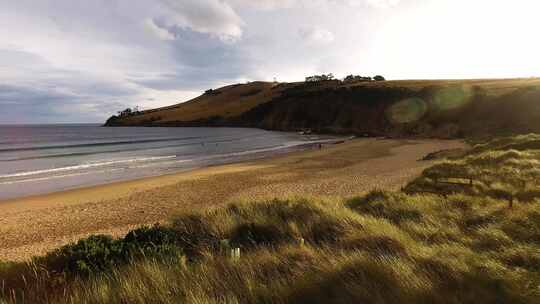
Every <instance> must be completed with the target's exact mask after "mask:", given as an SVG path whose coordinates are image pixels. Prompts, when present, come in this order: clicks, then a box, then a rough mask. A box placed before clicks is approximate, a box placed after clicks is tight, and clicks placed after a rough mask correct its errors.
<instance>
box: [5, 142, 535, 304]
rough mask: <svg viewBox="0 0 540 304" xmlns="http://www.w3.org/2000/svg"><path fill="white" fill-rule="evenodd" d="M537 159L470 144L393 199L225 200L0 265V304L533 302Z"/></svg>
mask: <svg viewBox="0 0 540 304" xmlns="http://www.w3.org/2000/svg"><path fill="white" fill-rule="evenodd" d="M516 140H518V141H520V140H522V138H517V139H516ZM521 143H523V142H521ZM491 144H493V143H491ZM510 144H512V142H510ZM493 145H495V144H493ZM537 161H539V158H538V154H537V151H535V150H531V149H524V150H519V151H518V150H504V149H502V150H499V149H498V148H487V149H486V148H482V149H480V148H476V149H475V150H473V152H471V153H470V154H469V155H468V156H466V157H464V158H463V159H460V160H454V161H445V162H443V163H441V164H438V165H435V166H434V167H432V168H430V169H427V170H426V171H425V172H424V174H423V175H422V176H421V177H419V178H418V179H417V180H415V181H413V182H412V183H411V184H410V185H408V186H407V187H406V188H405V190H406V191H405V192H387V191H373V192H371V193H369V194H367V195H365V196H362V197H358V198H354V199H350V200H346V201H330V200H321V201H316V200H304V199H290V200H269V201H261V202H252V203H242V204H232V205H229V206H228V207H226V208H219V209H210V210H202V211H193V212H188V213H184V214H180V215H178V216H176V217H175V218H174V219H173V221H172V222H171V223H170V225H168V226H166V227H163V226H156V227H150V228H142V229H139V230H137V231H134V232H132V233H130V234H129V235H128V236H126V237H125V238H123V239H119V240H111V239H108V238H106V237H94V238H90V239H85V240H81V241H80V242H79V243H78V244H72V245H69V246H66V247H64V248H61V249H59V250H57V251H55V252H53V253H51V254H49V255H48V256H46V257H41V258H36V259H35V260H34V261H33V262H31V263H26V264H0V282H2V283H1V284H0V299H3V300H0V303H2V301H4V302H6V303H16V302H20V303H23V302H26V303H456V304H457V303H540V200H539V197H540V196H537V195H536V193H537V192H540V190H539V187H538V179H536V178H535V177H536V175H535V174H536V172H535V171H534V169H533V168H534V165H535V164H536V162H537ZM463 170H465V172H464V171H463ZM504 172H514V173H513V174H509V173H506V174H503V173H504ZM435 177H439V178H440V180H439V181H438V182H437V183H436V182H435V181H434V178H435ZM469 177H470V178H472V179H473V183H472V185H470V184H469V181H468V180H467V178H469ZM447 179H450V181H448V180H447ZM454 179H455V180H454ZM439 182H442V183H440V184H439ZM446 182H449V183H446ZM441 185H442V186H441ZM437 187H439V188H437ZM498 187H499V188H501V189H506V190H505V191H507V192H511V193H512V200H513V201H514V202H515V203H514V204H513V206H512V208H509V204H508V202H509V197H506V196H504V195H503V196H501V195H495V194H494V191H495V190H496V189H499V188H498ZM233 248H240V256H239V257H238V256H237V255H232V254H231V251H232V249H233Z"/></svg>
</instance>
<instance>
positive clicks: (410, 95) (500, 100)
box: [106, 78, 540, 137]
mask: <svg viewBox="0 0 540 304" xmlns="http://www.w3.org/2000/svg"><path fill="white" fill-rule="evenodd" d="M106 125H108V126H141V125H143V126H240V127H258V128H264V129H272V130H283V131H296V130H301V129H312V130H314V131H317V132H326V133H353V134H367V135H389V136H424V137H428V136H434V137H466V136H482V135H488V134H490V135H492V134H505V133H508V134H509V133H528V132H540V79H538V78H529V79H500V80H400V81H380V82H340V81H323V82H318V83H304V82H297V83H270V82H253V83H248V84H237V85H231V86H226V87H223V88H220V89H216V90H211V91H207V92H206V93H205V94H203V95H201V96H199V97H197V98H195V99H193V100H190V101H188V102H185V103H180V104H176V105H173V106H169V107H164V108H159V109H154V110H148V111H143V112H140V113H138V114H134V115H129V116H125V117H112V118H111V119H109V120H108V121H107V123H106Z"/></svg>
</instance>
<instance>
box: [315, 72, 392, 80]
mask: <svg viewBox="0 0 540 304" xmlns="http://www.w3.org/2000/svg"><path fill="white" fill-rule="evenodd" d="M329 80H338V79H336V78H335V77H334V74H332V73H329V74H322V75H313V76H308V77H306V82H321V81H329ZM385 80H386V79H385V78H384V77H383V76H381V75H377V76H374V77H369V76H367V77H366V76H360V75H352V74H351V75H349V76H347V77H345V78H344V79H343V82H361V81H385Z"/></svg>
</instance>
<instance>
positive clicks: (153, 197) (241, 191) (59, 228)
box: [0, 138, 466, 261]
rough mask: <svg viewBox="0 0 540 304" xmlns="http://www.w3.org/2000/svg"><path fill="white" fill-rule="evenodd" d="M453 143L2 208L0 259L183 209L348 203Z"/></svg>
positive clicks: (297, 161)
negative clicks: (278, 201) (289, 201)
mask: <svg viewBox="0 0 540 304" xmlns="http://www.w3.org/2000/svg"><path fill="white" fill-rule="evenodd" d="M463 147H466V144H464V143H463V142H461V141H458V140H398V139H384V140H381V139H374V138H369V139H355V140H351V141H347V142H344V143H341V144H333V145H330V144H329V145H327V146H325V147H323V148H322V149H319V147H318V146H316V147H314V148H312V149H307V150H302V151H293V152H289V153H286V154H278V155H272V156H270V157H266V158H262V159H256V160H247V161H241V162H237V163H232V164H226V165H216V166H209V167H204V168H198V169H194V170H188V171H183V172H179V173H173V174H167V175H162V176H157V177H146V178H142V179H136V180H130V181H122V182H114V183H109V184H104V185H98V186H91V187H86V188H79V189H73V190H67V191H62V192H55V193H50V194H44V195H37V196H30V197H25V198H17V199H10V200H3V201H0V214H2V216H1V217H0V260H2V261H21V260H28V259H29V258H31V257H32V256H35V255H42V254H45V253H46V252H49V251H50V250H52V249H54V248H57V247H59V246H62V245H64V244H67V243H69V242H73V241H76V240H77V239H79V238H82V237H86V236H88V235H91V234H109V235H112V236H121V235H123V234H125V233H126V232H127V231H129V230H130V229H133V228H135V227H138V226H141V225H151V224H153V223H156V222H161V223H163V222H166V221H168V220H169V219H170V217H171V216H173V215H174V214H175V213H178V212H182V210H190V209H194V208H196V209H204V208H209V207H216V206H223V205H225V204H228V203H231V202H234V201H252V200H263V199H272V198H289V197H294V196H303V197H318V199H323V200H324V199H329V198H336V197H337V198H346V197H352V196H355V195H361V194H363V193H366V192H367V191H370V190H373V189H377V188H380V189H399V187H401V186H402V185H404V184H405V183H406V182H407V181H409V180H411V179H412V178H414V177H416V176H417V175H418V174H419V173H420V172H421V170H423V169H424V168H425V167H427V166H429V165H430V164H432V162H428V161H419V159H421V158H422V157H423V156H425V155H426V154H428V153H431V152H434V151H438V150H443V149H452V148H463Z"/></svg>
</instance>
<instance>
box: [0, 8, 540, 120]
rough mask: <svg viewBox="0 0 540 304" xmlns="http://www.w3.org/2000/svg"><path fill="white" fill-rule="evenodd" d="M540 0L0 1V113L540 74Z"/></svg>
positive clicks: (57, 113) (47, 116) (44, 116)
mask: <svg viewBox="0 0 540 304" xmlns="http://www.w3.org/2000/svg"><path fill="white" fill-rule="evenodd" d="M539 12H540V1H538V0H513V1H508V0H17V1H13V0H0V37H1V39H0V124H2V123H4V124H10V123H68V122H70V123H75V122H103V121H104V120H105V119H106V118H107V117H109V116H110V115H112V114H114V113H116V111H118V110H121V109H124V108H126V107H134V106H139V107H140V108H142V109H148V108H154V107H159V106H165V105H171V104H175V103H178V102H182V101H186V100H189V99H190V98H193V97H195V96H198V95H199V94H200V93H201V92H202V91H204V90H206V89H209V88H216V87H220V86H223V85H226V84H231V83H241V82H246V81H254V80H269V81H270V80H273V79H274V78H276V79H277V80H278V81H299V80H303V79H304V77H305V76H308V75H313V74H319V73H334V75H336V76H337V77H344V76H346V75H348V74H359V75H366V76H373V75H376V74H381V75H384V76H385V77H386V78H387V79H436V78H439V79H440V78H442V79H449V78H509V77H532V76H540V60H538V54H540V39H538V36H537V32H538V29H539V28H540V18H538V13H539Z"/></svg>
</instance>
